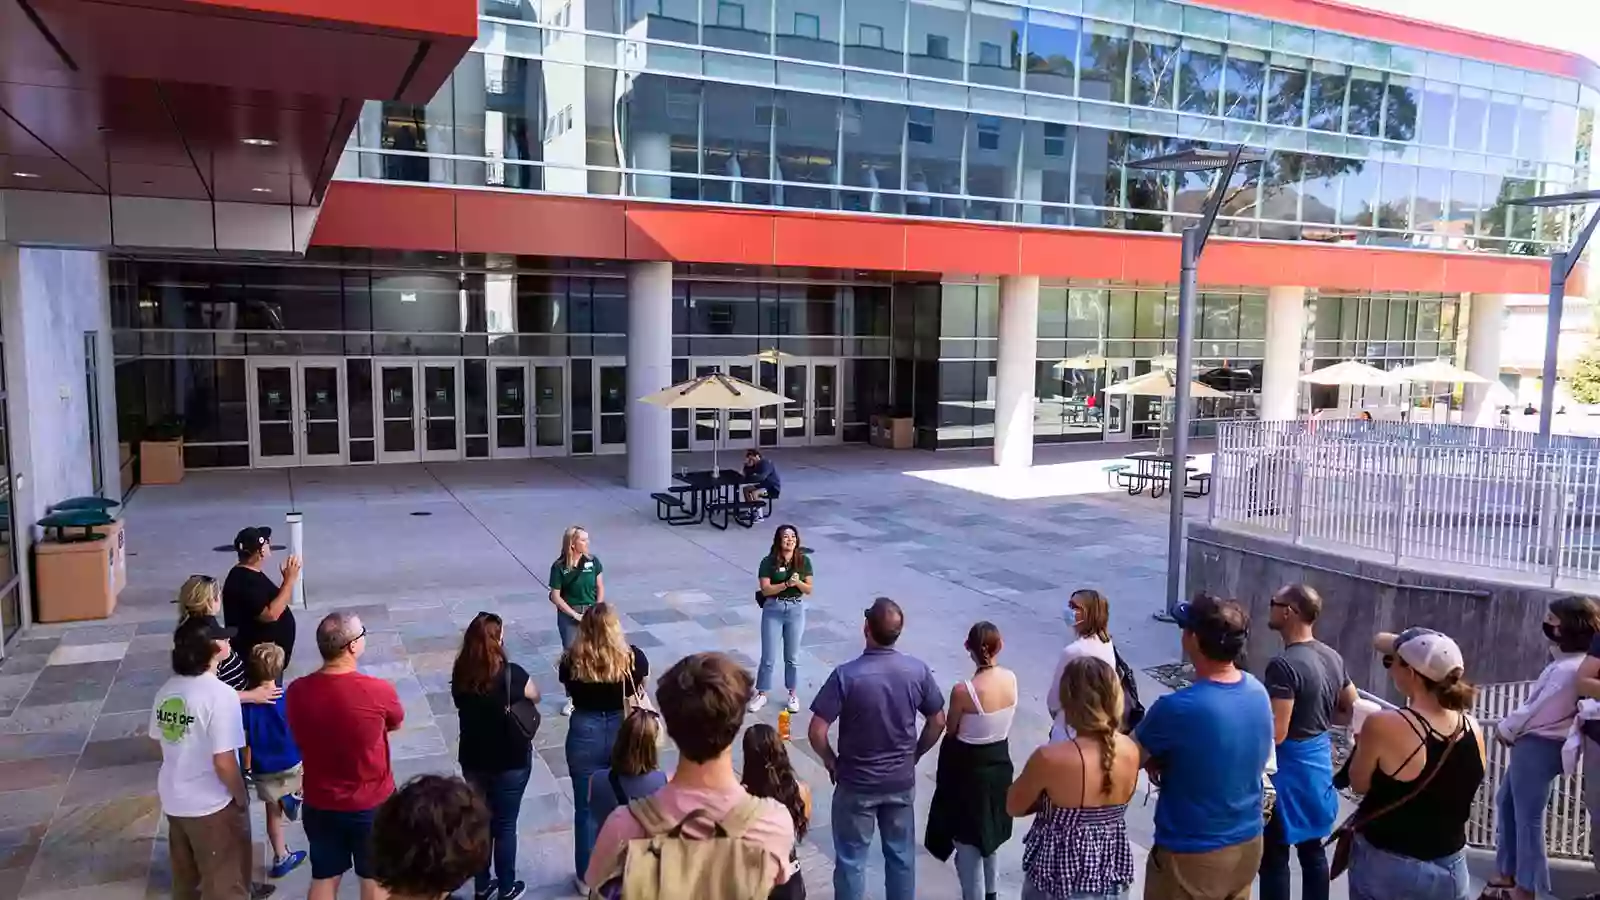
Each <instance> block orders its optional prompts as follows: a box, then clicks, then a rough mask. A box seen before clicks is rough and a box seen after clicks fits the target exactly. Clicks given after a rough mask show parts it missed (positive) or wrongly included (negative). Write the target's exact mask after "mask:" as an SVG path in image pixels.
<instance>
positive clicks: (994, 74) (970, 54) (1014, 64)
mask: <svg viewBox="0 0 1600 900" xmlns="http://www.w3.org/2000/svg"><path fill="white" fill-rule="evenodd" d="M1021 45H1022V10H1020V9H1018V8H1016V7H1014V6H1002V5H1000V4H998V3H987V2H984V0H972V37H971V46H970V47H968V48H967V60H968V62H967V80H968V81H972V82H975V83H977V84H992V85H997V86H999V87H1018V86H1019V85H1020V84H1021V80H1020V79H1021V75H1020V74H1019V73H1018V67H1019V63H1018V58H1017V53H1018V49H1019V48H1020V47H1021Z"/></svg>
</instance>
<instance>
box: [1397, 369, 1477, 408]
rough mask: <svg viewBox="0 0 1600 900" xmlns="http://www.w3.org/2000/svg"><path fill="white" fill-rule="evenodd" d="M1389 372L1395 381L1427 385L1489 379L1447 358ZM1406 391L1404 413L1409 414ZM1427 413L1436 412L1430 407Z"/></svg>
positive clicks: (1408, 400)
mask: <svg viewBox="0 0 1600 900" xmlns="http://www.w3.org/2000/svg"><path fill="white" fill-rule="evenodd" d="M1389 374H1390V375H1392V376H1394V380H1395V381H1404V382H1411V383H1419V384H1428V385H1433V384H1438V383H1441V382H1442V383H1444V384H1487V383H1488V381H1489V379H1487V378H1484V377H1483V376H1482V375H1479V374H1478V373H1476V372H1469V371H1467V370H1466V369H1463V368H1461V367H1460V366H1457V365H1455V364H1454V363H1452V362H1450V360H1448V359H1434V360H1429V361H1428V362H1424V363H1417V364H1416V365H1411V366H1402V367H1400V368H1398V369H1395V370H1394V371H1393V372H1390V373H1389ZM1430 392H1431V388H1430ZM1407 393H1408V397H1407V400H1406V414H1407V416H1409V415H1410V412H1411V400H1410V397H1409V392H1407ZM1435 406H1437V404H1435ZM1429 415H1430V417H1432V416H1435V415H1436V414H1435V413H1433V411H1432V410H1431V409H1430V410H1429ZM1445 416H1446V418H1448V417H1449V407H1448V404H1447V405H1446V410H1445Z"/></svg>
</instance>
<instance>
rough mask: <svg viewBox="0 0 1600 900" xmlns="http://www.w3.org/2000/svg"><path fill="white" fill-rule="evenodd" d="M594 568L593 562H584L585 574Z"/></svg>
mask: <svg viewBox="0 0 1600 900" xmlns="http://www.w3.org/2000/svg"><path fill="white" fill-rule="evenodd" d="M593 568H594V563H592V562H589V561H587V560H585V561H584V563H583V570H584V571H585V572H587V571H589V570H590V569H593Z"/></svg>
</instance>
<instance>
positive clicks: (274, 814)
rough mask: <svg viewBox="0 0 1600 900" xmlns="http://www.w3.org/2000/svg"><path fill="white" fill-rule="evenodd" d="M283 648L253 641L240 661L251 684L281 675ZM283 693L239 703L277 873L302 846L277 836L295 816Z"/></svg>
mask: <svg viewBox="0 0 1600 900" xmlns="http://www.w3.org/2000/svg"><path fill="white" fill-rule="evenodd" d="M283 661H284V653H283V648H282V647H279V646H278V645H277V644H257V645H256V646H255V647H253V648H251V650H250V660H249V662H248V663H247V664H246V668H247V670H248V672H249V683H250V686H251V687H255V686H257V685H262V684H276V683H277V681H278V679H279V678H281V677H283ZM283 702H284V696H283V695H282V694H279V695H278V699H277V701H275V702H273V703H246V704H244V706H243V709H244V735H245V749H244V758H245V771H246V772H248V773H249V774H250V778H251V780H252V781H253V782H254V783H255V786H256V796H257V797H260V798H261V799H262V800H263V801H265V802H266V804H267V842H268V843H270V844H271V845H272V868H271V870H270V873H271V875H272V877H273V878H282V877H283V876H285V875H287V874H289V873H290V872H292V871H294V869H295V867H296V866H298V865H300V864H301V863H302V862H305V859H306V852H305V851H304V850H295V851H290V850H289V844H288V842H287V841H286V840H285V839H284V836H283V819H284V817H285V816H287V817H288V818H289V820H290V821H294V820H295V819H298V818H300V773H301V768H300V748H299V747H298V746H297V745H296V744H295V742H294V736H293V735H291V734H290V733H289V720H288V718H287V717H286V716H285V715H284V705H283Z"/></svg>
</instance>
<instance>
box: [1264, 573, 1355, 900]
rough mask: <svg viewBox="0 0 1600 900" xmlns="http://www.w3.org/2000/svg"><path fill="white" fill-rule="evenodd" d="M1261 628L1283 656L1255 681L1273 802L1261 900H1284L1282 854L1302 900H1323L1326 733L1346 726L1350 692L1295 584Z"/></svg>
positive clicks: (1307, 596)
mask: <svg viewBox="0 0 1600 900" xmlns="http://www.w3.org/2000/svg"><path fill="white" fill-rule="evenodd" d="M1270 603H1271V606H1270V607H1269V609H1268V614H1267V626H1268V627H1269V628H1271V629H1272V630H1273V631H1276V632H1278V634H1279V635H1281V636H1282V637H1283V652H1282V653H1279V654H1278V655H1277V656H1274V657H1273V658H1272V660H1271V661H1270V662H1268V663H1267V670H1266V672H1265V674H1264V675H1263V683H1264V684H1265V685H1266V688H1267V696H1269V697H1271V698H1272V722H1273V742H1274V743H1275V745H1276V752H1277V759H1278V770H1277V771H1276V772H1274V773H1272V786H1273V788H1274V789H1275V790H1276V791H1277V801H1276V802H1275V803H1274V804H1273V807H1272V816H1271V818H1269V819H1267V829H1266V833H1265V835H1264V836H1263V841H1262V851H1261V900H1289V886H1290V885H1289V880H1290V879H1289V854H1290V852H1291V851H1293V853H1294V854H1295V856H1297V857H1298V858H1299V860H1300V879H1301V893H1300V896H1301V897H1302V898H1303V900H1327V897H1328V855H1327V852H1326V851H1324V850H1323V849H1322V843H1323V841H1325V840H1326V839H1327V837H1328V835H1329V834H1331V833H1332V832H1333V825H1334V820H1335V819H1336V818H1337V817H1338V815H1339V795H1338V793H1337V792H1336V791H1335V790H1334V788H1333V744H1332V742H1331V738H1330V737H1329V735H1328V729H1329V728H1330V727H1332V726H1334V725H1343V724H1346V723H1348V722H1349V721H1350V716H1351V714H1352V713H1353V712H1354V711H1355V704H1356V686H1355V685H1354V684H1352V683H1351V681H1350V676H1349V675H1348V674H1346V672H1345V668H1344V657H1342V656H1340V655H1339V653H1338V651H1336V650H1334V649H1333V648H1332V647H1329V646H1328V645H1327V644H1324V643H1322V642H1321V641H1319V640H1317V639H1316V638H1315V637H1314V636H1313V635H1312V626H1313V625H1314V624H1315V623H1316V621H1317V617H1318V616H1320V615H1321V614H1322V596H1321V595H1320V594H1318V593H1317V592H1316V590H1315V589H1313V588H1311V587H1309V586H1307V585H1303V584H1291V585H1287V586H1285V587H1283V588H1280V589H1279V590H1278V592H1277V593H1276V594H1274V595H1273V596H1272V600H1271V601H1270Z"/></svg>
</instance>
